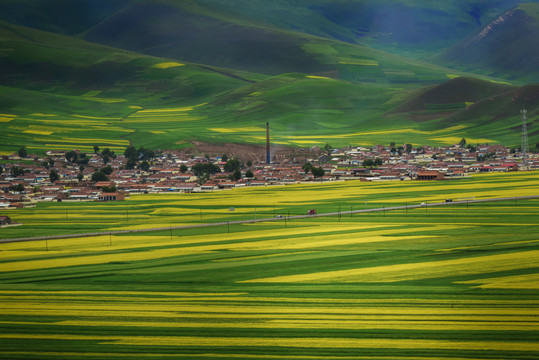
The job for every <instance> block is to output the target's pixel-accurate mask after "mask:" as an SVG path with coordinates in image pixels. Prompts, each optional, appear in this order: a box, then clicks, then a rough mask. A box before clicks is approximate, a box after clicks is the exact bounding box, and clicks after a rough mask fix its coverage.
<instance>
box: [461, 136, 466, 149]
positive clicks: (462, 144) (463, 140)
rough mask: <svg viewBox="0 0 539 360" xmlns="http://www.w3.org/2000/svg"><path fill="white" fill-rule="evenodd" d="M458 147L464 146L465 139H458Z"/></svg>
mask: <svg viewBox="0 0 539 360" xmlns="http://www.w3.org/2000/svg"><path fill="white" fill-rule="evenodd" d="M459 145H460V146H461V147H464V146H466V139H465V138H462V139H460V141H459Z"/></svg>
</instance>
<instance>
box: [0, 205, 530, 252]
mask: <svg viewBox="0 0 539 360" xmlns="http://www.w3.org/2000/svg"><path fill="white" fill-rule="evenodd" d="M528 199H539V195H529V196H516V197H501V198H491V199H479V200H458V201H446V202H437V203H421V204H419V205H404V206H392V207H381V208H373V209H364V210H351V211H338V212H330V213H321V214H316V215H293V216H284V215H283V216H280V217H271V218H261V219H251V220H238V221H223V222H216V223H209V224H194V225H179V226H169V227H159V228H149V229H136V230H114V231H101V232H93V233H82V234H67V235H54V236H34V237H24V238H11V239H0V243H12V242H22V241H37V240H53V239H70V238H82V237H90V236H104V235H117V234H127V233H141V232H154V231H166V230H179V229H194V228H202V227H212V226H227V227H228V226H230V225H232V224H250V223H259V222H266V221H288V220H293V219H305V218H314V217H327V216H342V215H344V214H350V215H353V214H361V213H368V212H380V211H393V210H408V209H417V208H426V210H428V208H429V207H435V206H452V205H462V204H466V205H468V204H474V203H484V202H497V201H513V200H514V201H515V202H517V201H518V200H528Z"/></svg>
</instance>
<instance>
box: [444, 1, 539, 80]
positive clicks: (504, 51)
mask: <svg viewBox="0 0 539 360" xmlns="http://www.w3.org/2000/svg"><path fill="white" fill-rule="evenodd" d="M438 59H440V60H441V61H443V63H444V64H447V65H449V66H454V67H459V68H461V69H463V70H467V71H471V72H479V73H483V74H489V75H493V76H499V75H505V76H506V77H509V78H513V79H526V81H527V82H528V83H533V82H539V67H538V65H539V4H532V3H529V4H521V5H520V6H518V7H517V8H515V9H512V10H510V11H507V12H505V13H504V14H502V15H501V16H499V17H498V18H497V19H496V20H494V21H493V22H491V23H490V24H488V25H487V26H485V27H484V28H483V29H481V30H480V31H477V32H476V33H475V34H474V35H473V36H471V37H470V38H468V39H466V40H464V41H462V42H460V43H459V44H457V45H455V46H454V47H452V48H450V49H449V50H448V51H446V52H445V53H443V54H442V55H440V56H439V57H438Z"/></svg>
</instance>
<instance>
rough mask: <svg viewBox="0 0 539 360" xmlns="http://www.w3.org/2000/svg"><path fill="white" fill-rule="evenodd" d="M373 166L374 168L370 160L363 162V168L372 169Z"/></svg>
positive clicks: (372, 161)
mask: <svg viewBox="0 0 539 360" xmlns="http://www.w3.org/2000/svg"><path fill="white" fill-rule="evenodd" d="M373 166H374V160H372V159H365V160H363V167H370V168H371V169H372V167H373Z"/></svg>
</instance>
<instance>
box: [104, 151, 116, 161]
mask: <svg viewBox="0 0 539 360" xmlns="http://www.w3.org/2000/svg"><path fill="white" fill-rule="evenodd" d="M101 156H103V157H105V156H108V157H109V158H113V159H115V158H116V154H115V153H114V151H112V150H111V149H109V148H104V149H103V151H101Z"/></svg>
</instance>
